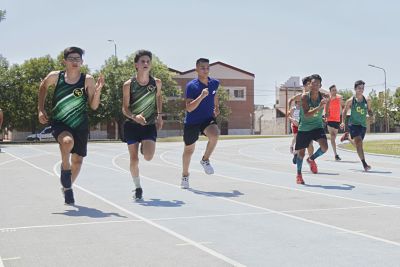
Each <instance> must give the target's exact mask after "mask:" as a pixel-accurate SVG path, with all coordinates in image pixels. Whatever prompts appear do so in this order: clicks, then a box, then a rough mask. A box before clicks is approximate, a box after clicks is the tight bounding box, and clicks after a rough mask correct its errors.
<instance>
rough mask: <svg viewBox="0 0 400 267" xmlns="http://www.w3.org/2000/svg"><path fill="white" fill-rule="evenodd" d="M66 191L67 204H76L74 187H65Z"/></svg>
mask: <svg viewBox="0 0 400 267" xmlns="http://www.w3.org/2000/svg"><path fill="white" fill-rule="evenodd" d="M63 191H64V200H65V205H74V204H75V199H74V192H73V191H72V188H68V189H65V190H64V189H63Z"/></svg>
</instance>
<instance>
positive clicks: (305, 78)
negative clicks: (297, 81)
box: [302, 76, 311, 86]
mask: <svg viewBox="0 0 400 267" xmlns="http://www.w3.org/2000/svg"><path fill="white" fill-rule="evenodd" d="M302 82H303V86H306V85H307V83H309V82H311V79H310V76H306V77H304V78H303V80H302Z"/></svg>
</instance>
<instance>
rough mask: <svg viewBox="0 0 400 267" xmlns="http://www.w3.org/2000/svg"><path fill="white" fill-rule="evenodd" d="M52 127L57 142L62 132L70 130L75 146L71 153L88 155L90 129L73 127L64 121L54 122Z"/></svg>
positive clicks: (82, 155)
mask: <svg viewBox="0 0 400 267" xmlns="http://www.w3.org/2000/svg"><path fill="white" fill-rule="evenodd" d="M51 128H52V134H53V136H54V138H55V139H56V141H57V142H58V139H57V138H58V136H59V135H60V134H61V133H62V132H64V131H66V132H69V133H70V134H71V135H72V138H74V147H73V148H72V150H71V154H78V155H79V156H81V157H86V154H87V142H88V137H89V129H79V130H77V129H72V128H71V127H69V126H67V125H65V124H64V123H62V122H53V123H52V124H51Z"/></svg>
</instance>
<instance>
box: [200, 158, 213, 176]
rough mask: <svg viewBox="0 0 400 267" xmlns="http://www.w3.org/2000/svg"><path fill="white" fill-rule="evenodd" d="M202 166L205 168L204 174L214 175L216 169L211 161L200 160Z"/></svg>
mask: <svg viewBox="0 0 400 267" xmlns="http://www.w3.org/2000/svg"><path fill="white" fill-rule="evenodd" d="M200 164H201V166H203V168H204V172H205V173H206V174H213V173H214V168H213V167H212V166H211V164H210V161H209V160H200Z"/></svg>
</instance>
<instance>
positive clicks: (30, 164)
mask: <svg viewBox="0 0 400 267" xmlns="http://www.w3.org/2000/svg"><path fill="white" fill-rule="evenodd" d="M7 153H8V154H9V155H10V156H11V157H14V158H16V159H18V160H20V161H22V162H24V163H26V164H28V165H29V166H31V167H33V168H35V169H38V170H40V171H42V172H44V173H47V174H48V175H50V176H54V174H53V173H52V172H49V171H47V170H45V169H43V168H41V167H39V166H36V165H35V164H33V163H30V162H29V161H27V160H24V159H23V158H20V157H17V156H15V155H13V154H11V153H9V152H7Z"/></svg>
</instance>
